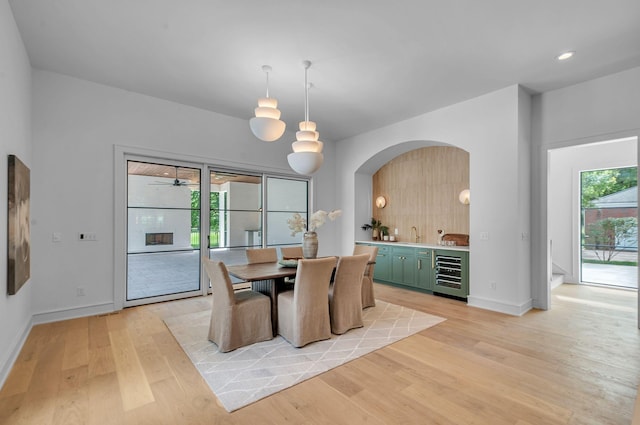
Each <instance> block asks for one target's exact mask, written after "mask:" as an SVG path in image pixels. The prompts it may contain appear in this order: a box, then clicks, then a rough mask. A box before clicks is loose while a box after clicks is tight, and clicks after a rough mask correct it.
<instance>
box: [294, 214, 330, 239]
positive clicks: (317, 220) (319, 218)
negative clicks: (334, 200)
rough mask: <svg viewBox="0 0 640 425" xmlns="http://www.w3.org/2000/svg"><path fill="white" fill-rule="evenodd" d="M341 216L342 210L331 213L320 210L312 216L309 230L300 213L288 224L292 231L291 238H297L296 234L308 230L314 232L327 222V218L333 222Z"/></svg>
mask: <svg viewBox="0 0 640 425" xmlns="http://www.w3.org/2000/svg"><path fill="white" fill-rule="evenodd" d="M340 215H342V210H333V211H330V212H326V211H323V210H318V211H316V212H314V213H313V214H311V218H310V219H309V228H308V229H307V220H306V219H305V218H304V217H302V216H301V215H300V214H299V213H294V214H293V217H292V218H290V219H288V220H287V224H289V229H291V236H295V235H296V233H300V232H304V231H306V230H308V231H310V232H314V231H315V230H316V229H317V228H318V227H320V226H322V225H323V224H324V223H325V222H326V221H327V218H329V220H331V221H333V220H335V219H336V218H338V217H339V216H340Z"/></svg>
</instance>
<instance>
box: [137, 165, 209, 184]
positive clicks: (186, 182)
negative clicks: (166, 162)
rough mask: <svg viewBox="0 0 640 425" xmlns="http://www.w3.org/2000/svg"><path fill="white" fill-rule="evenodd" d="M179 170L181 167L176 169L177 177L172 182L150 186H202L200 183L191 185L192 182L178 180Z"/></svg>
mask: <svg viewBox="0 0 640 425" xmlns="http://www.w3.org/2000/svg"><path fill="white" fill-rule="evenodd" d="M178 168H179V167H175V169H176V176H175V178H174V179H173V181H172V182H159V181H157V182H155V183H149V184H150V185H163V186H200V183H191V182H190V180H180V179H179V178H178Z"/></svg>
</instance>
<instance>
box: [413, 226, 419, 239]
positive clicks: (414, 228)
mask: <svg viewBox="0 0 640 425" xmlns="http://www.w3.org/2000/svg"><path fill="white" fill-rule="evenodd" d="M411 231H412V232H416V243H418V239H420V236H418V229H417V228H416V226H411Z"/></svg>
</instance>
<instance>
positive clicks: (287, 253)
mask: <svg viewBox="0 0 640 425" xmlns="http://www.w3.org/2000/svg"><path fill="white" fill-rule="evenodd" d="M280 254H282V259H283V260H290V259H300V258H302V247H301V246H283V247H282V248H280Z"/></svg>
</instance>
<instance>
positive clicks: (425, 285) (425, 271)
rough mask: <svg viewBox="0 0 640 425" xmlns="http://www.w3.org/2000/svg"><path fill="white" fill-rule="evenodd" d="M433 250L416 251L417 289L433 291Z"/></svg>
mask: <svg viewBox="0 0 640 425" xmlns="http://www.w3.org/2000/svg"><path fill="white" fill-rule="evenodd" d="M432 254H433V250H431V249H422V248H421V249H417V250H416V287H418V288H420V289H425V290H427V291H433V269H434V264H433V262H432V261H433V255H432Z"/></svg>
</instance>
